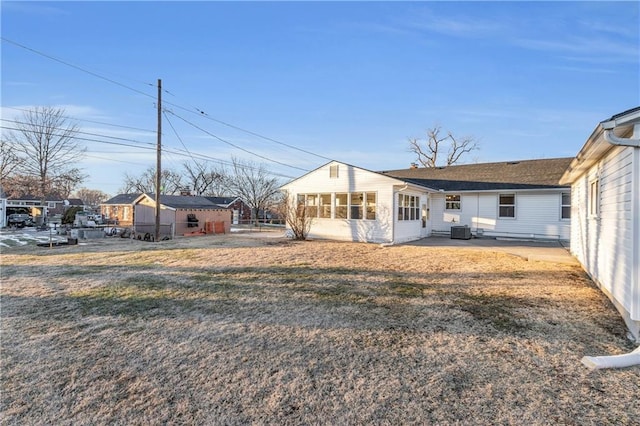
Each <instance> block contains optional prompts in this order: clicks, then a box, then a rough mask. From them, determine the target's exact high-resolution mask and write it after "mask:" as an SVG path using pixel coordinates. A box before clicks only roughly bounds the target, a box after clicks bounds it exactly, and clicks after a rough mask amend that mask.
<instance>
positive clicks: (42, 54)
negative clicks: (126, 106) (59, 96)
mask: <svg viewBox="0 0 640 426" xmlns="http://www.w3.org/2000/svg"><path fill="white" fill-rule="evenodd" d="M0 39H2V41H5V42H7V43H10V44H13V45H14V46H18V47H20V48H22V49H25V50H28V51H30V52H33V53H35V54H37V55H40V56H44V57H45V58H48V59H51V60H52V61H56V62H59V63H61V64H63V65H66V66H68V67H71V68H74V69H77V70H78V71H82V72H84V73H87V74H89V75H92V76H94V77H97V78H99V79H101V80H105V81H108V82H109V83H112V84H115V85H117V86H120V87H124V88H125V89H128V90H131V91H132V92H136V93H139V94H141V95H144V96H147V97H149V98H152V99H155V97H154V96H152V95H150V94H148V93H145V92H143V91H141V90H138V89H134V88H133V87H129V86H127V85H126V84H123V83H120V82H118V81H115V80H113V79H111V78H108V77H105V76H102V75H100V74H98V73H95V72H93V71H89V70H87V69H84V68H82V67H79V66H77V65H74V64H72V63H69V62H66V61H63V60H62V59H58V58H56V57H55V56H51V55H48V54H46V53H44V52H41V51H39V50H36V49H33V48H31V47H28V46H25V45H24V44H20V43H18V42H16V41H13V40H9V39H8V38H6V37H0ZM144 84H148V85H150V86H153V85H152V84H151V83H144Z"/></svg>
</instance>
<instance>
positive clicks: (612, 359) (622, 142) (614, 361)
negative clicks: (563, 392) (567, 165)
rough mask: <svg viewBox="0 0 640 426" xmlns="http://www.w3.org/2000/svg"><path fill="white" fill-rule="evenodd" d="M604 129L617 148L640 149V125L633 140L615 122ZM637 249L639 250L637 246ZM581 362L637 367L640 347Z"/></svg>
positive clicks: (589, 365)
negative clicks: (620, 134)
mask: <svg viewBox="0 0 640 426" xmlns="http://www.w3.org/2000/svg"><path fill="white" fill-rule="evenodd" d="M602 127H603V128H604V139H605V140H606V141H607V142H609V143H610V144H612V145H616V146H629V147H634V148H640V138H639V137H640V124H635V125H634V126H633V137H632V138H620V137H618V136H616V135H615V134H614V133H613V129H614V128H615V122H613V121H609V122H606V123H602ZM636 178H637V176H636ZM636 182H637V179H636ZM636 206H637V205H636ZM637 232H638V230H637V229H636V230H635V232H634V234H636V233H637ZM636 235H637V234H636ZM636 241H637V240H636ZM636 244H637V243H636ZM635 249H636V250H638V248H637V246H636V248H635ZM636 276H637V275H636ZM639 285H640V283H639ZM581 362H582V364H584V365H585V366H586V367H587V368H589V369H591V370H599V369H602V368H624V367H632V366H635V365H640V346H639V347H637V348H636V349H635V350H634V351H632V352H630V353H628V354H624V355H611V356H593V357H592V356H585V357H583V358H582V360H581Z"/></svg>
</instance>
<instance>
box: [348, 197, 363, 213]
mask: <svg viewBox="0 0 640 426" xmlns="http://www.w3.org/2000/svg"><path fill="white" fill-rule="evenodd" d="M350 195H351V203H350V205H349V206H350V210H351V216H350V217H349V218H350V219H362V217H363V216H362V212H363V204H364V197H363V194H362V192H352V193H351V194H350Z"/></svg>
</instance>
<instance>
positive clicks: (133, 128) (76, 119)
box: [2, 106, 156, 133]
mask: <svg viewBox="0 0 640 426" xmlns="http://www.w3.org/2000/svg"><path fill="white" fill-rule="evenodd" d="M2 108H6V109H12V110H15V111H22V112H29V111H32V110H30V109H26V108H16V107H10V106H3V107H2ZM60 117H61V118H65V119H67V120H74V121H86V122H87V123H93V124H102V125H104V126H112V127H120V128H123V129H128V130H137V131H140V132H148V133H155V132H156V131H155V130H149V129H142V128H140V127H132V126H124V125H122V124H113V123H105V122H103V121H95V120H88V119H86V118H77V117H70V116H68V115H60Z"/></svg>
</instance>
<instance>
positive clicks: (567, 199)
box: [562, 192, 571, 206]
mask: <svg viewBox="0 0 640 426" xmlns="http://www.w3.org/2000/svg"><path fill="white" fill-rule="evenodd" d="M562 205H563V206H570V205H571V194H569V193H568V192H563V193H562Z"/></svg>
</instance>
